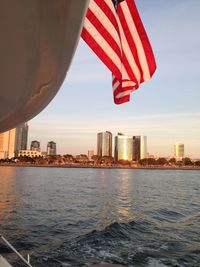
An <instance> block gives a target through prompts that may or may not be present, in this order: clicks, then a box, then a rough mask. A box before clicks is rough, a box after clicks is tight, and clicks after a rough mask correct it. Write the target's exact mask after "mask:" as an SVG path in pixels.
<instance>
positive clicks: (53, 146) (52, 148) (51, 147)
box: [47, 141, 56, 156]
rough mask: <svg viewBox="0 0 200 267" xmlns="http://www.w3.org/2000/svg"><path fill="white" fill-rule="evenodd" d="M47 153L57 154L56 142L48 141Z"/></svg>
mask: <svg viewBox="0 0 200 267" xmlns="http://www.w3.org/2000/svg"><path fill="white" fill-rule="evenodd" d="M47 155H48V156H55V155H56V143H55V142H53V141H50V142H48V144H47Z"/></svg>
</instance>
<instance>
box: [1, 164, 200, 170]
mask: <svg viewBox="0 0 200 267" xmlns="http://www.w3.org/2000/svg"><path fill="white" fill-rule="evenodd" d="M0 167H23V168H24V167H25V168H28V167H35V168H37V167H38V168H42V167H43V168H73V169H135V170H139V169H141V170H186V171H193V170H194V171H197V170H200V166H193V167H192V166H181V167H173V166H169V167H168V166H146V167H145V166H134V167H131V166H98V165H97V166H88V165H68V164H63V165H58V164H16V163H7V164H6V163H4V164H0Z"/></svg>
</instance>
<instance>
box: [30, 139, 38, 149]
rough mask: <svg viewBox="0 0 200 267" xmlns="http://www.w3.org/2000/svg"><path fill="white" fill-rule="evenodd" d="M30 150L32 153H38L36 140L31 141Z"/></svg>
mask: <svg viewBox="0 0 200 267" xmlns="http://www.w3.org/2000/svg"><path fill="white" fill-rule="evenodd" d="M30 149H31V150H33V151H40V142H38V141H36V140H34V141H32V142H31V147H30Z"/></svg>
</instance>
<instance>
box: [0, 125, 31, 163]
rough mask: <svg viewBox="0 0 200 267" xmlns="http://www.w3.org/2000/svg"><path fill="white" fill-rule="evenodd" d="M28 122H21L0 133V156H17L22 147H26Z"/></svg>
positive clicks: (3, 157)
mask: <svg viewBox="0 0 200 267" xmlns="http://www.w3.org/2000/svg"><path fill="white" fill-rule="evenodd" d="M27 137H28V124H27V123H23V124H20V125H18V126H17V127H16V128H14V129H11V130H9V131H7V132H4V133H1V134H0V158H1V159H5V158H13V157H16V156H18V153H19V151H20V150H22V149H26V148H27Z"/></svg>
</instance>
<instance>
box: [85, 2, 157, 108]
mask: <svg viewBox="0 0 200 267" xmlns="http://www.w3.org/2000/svg"><path fill="white" fill-rule="evenodd" d="M81 36H82V38H83V39H84V40H85V42H86V43H87V44H88V45H89V46H90V47H91V49H92V50H93V51H94V52H95V53H96V54H97V56H98V57H99V58H100V59H101V60H102V61H103V62H104V64H105V65H106V66H107V67H108V68H109V69H110V71H111V72H112V77H113V79H112V86H113V94H114V101H115V103H116V104H121V103H124V102H127V101H129V99H130V93H131V91H133V90H135V89H137V88H138V87H139V85H140V83H142V82H144V81H147V80H149V79H150V78H151V76H152V75H153V73H154V72H155V69H156V63H155V59H154V55H153V52H152V49H151V45H150V43H149V40H148V37H147V35H146V32H145V29H144V26H143V24H142V21H141V19H140V16H139V13H138V11H137V8H136V5H135V3H134V0H124V1H121V2H120V3H119V4H117V6H116V8H115V7H114V5H113V2H112V1H111V0H90V4H89V8H88V12H87V15H86V19H85V24H84V27H83V31H82V35H81Z"/></svg>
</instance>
